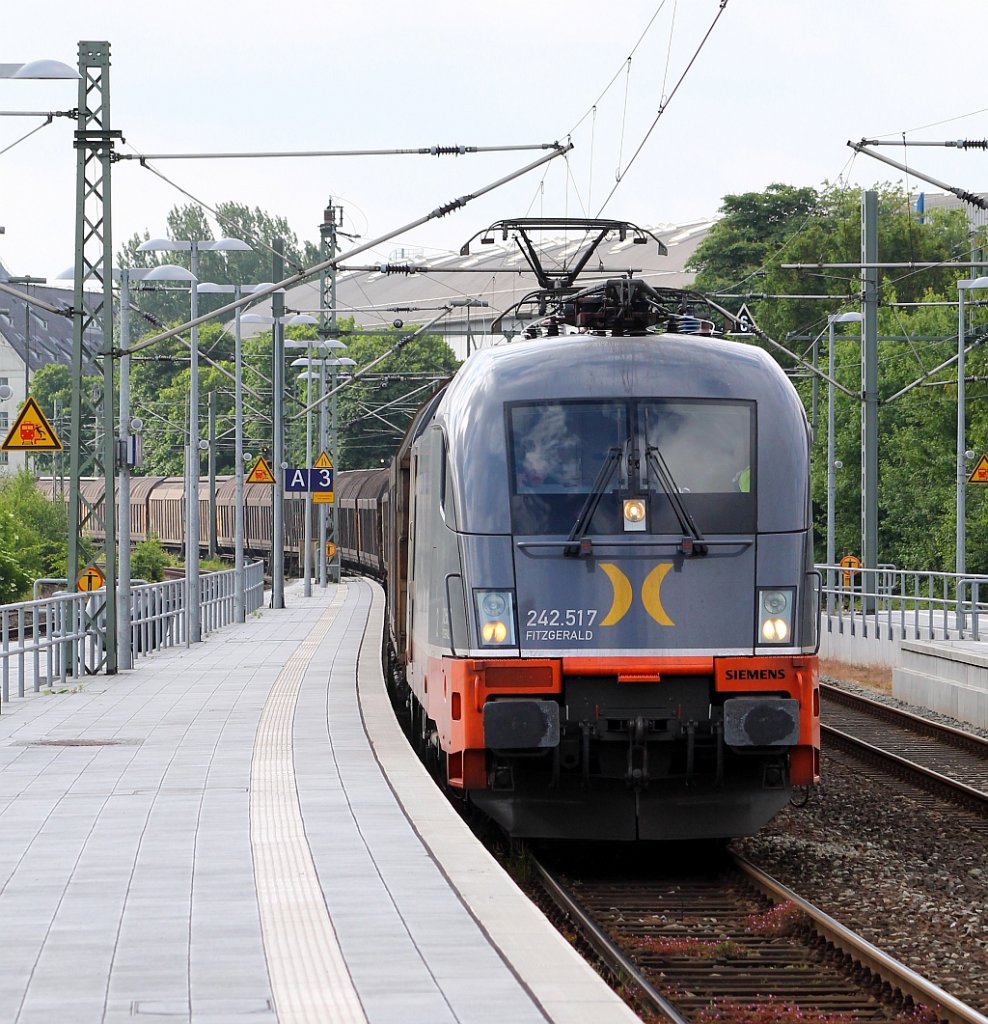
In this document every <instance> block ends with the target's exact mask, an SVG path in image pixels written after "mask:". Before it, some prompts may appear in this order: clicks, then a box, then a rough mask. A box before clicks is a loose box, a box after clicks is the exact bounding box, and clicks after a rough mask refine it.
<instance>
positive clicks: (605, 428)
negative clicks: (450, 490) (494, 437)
mask: <svg viewBox="0 0 988 1024" xmlns="http://www.w3.org/2000/svg"><path fill="white" fill-rule="evenodd" d="M507 413H508V435H509V436H508V441H509V452H510V474H511V483H510V486H511V513H512V524H513V529H514V532H515V533H518V534H523V535H533V534H542V535H544V534H564V535H568V534H569V533H570V531H571V530H572V528H573V526H574V523H575V521H576V519H577V517H578V516H579V515H580V511H581V509H582V508H583V507H584V505H585V503H586V501H587V497H588V495H591V494H593V492H594V491H595V490H596V491H599V492H600V495H601V500H600V501H599V503H598V504H597V507H596V510H595V512H594V514H593V519H592V521H591V522H590V523H589V524H588V528H587V530H586V532H588V533H590V534H608V533H611V534H614V533H621V532H622V531H623V530H624V529H625V526H624V524H623V510H622V501H621V499H624V498H628V497H642V498H644V499H645V500H646V504H647V510H648V515H647V524H646V526H647V532H649V533H653V534H670V533H672V534H675V533H680V532H682V529H681V524H680V523H679V520H678V518H677V514H676V510H675V508H674V507H673V503H672V502H670V501H669V499H668V496H667V494H668V490H669V489H670V488H672V487H674V488H675V490H676V491H677V493H678V494H679V497H680V501H681V503H682V505H683V506H684V507H685V508H686V510H687V512H688V513H689V515H690V516H691V517H692V519H693V521H694V522H695V523H696V526H697V528H698V529H699V531H700V532H701V533H702V534H704V535H710V534H713V533H730V534H735V533H751V532H754V529H755V466H754V458H753V453H754V451H755V406H754V403H752V402H733V401H721V400H708V399H698V400H686V399H636V400H630V401H628V400H615V401H582V400H576V401H562V402H559V401H555V402H553V401H546V402H539V403H524V404H522V403H519V404H513V405H509V406H508V410H507Z"/></svg>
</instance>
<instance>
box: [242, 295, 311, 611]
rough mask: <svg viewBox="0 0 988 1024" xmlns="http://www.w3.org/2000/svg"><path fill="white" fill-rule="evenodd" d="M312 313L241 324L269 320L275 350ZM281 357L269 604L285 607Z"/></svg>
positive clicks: (276, 384) (248, 316)
mask: <svg viewBox="0 0 988 1024" xmlns="http://www.w3.org/2000/svg"><path fill="white" fill-rule="evenodd" d="M311 320H312V317H307V316H302V315H299V314H296V315H295V316H290V317H274V316H265V315H263V314H261V313H245V314H244V315H243V316H242V317H241V318H240V322H241V323H242V324H270V325H272V326H273V328H274V331H273V334H272V340H273V341H274V345H275V350H276V351H280V347H279V345H278V341H277V336H278V331H279V329H281V328H284V327H286V326H291V325H293V324H308V323H309V322H310V321H311ZM296 344H298V343H297V342H285V347H294V346H295V345H296ZM280 362H281V360H280V359H275V360H274V373H273V374H272V378H273V379H272V381H271V404H272V410H271V412H272V427H271V433H272V437H271V447H272V456H273V461H274V466H273V467H272V469H273V470H274V475H275V483H274V487H273V489H272V495H271V520H272V522H271V527H272V528H271V607H272V608H284V607H285V561H284V559H285V517H284V512H285V508H284V495H285V472H284V471H285V462H284V450H285V445H284V441H285V439H284V400H285V395H284V386H283V383H282V381H283V379H284V367H283V366H279V365H278V364H279V363H280Z"/></svg>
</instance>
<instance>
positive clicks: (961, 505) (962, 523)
mask: <svg viewBox="0 0 988 1024" xmlns="http://www.w3.org/2000/svg"><path fill="white" fill-rule="evenodd" d="M980 288H988V277H976V278H974V280H969V279H965V278H962V279H961V280H960V281H958V282H957V549H956V552H955V562H956V564H955V568H954V571H955V572H956V573H957V576H958V580H957V588H958V593H957V613H958V615H960V613H961V612H960V577H961V576H963V575H964V573H966V572H967V504H966V502H967V494H966V488H967V458H968V455H967V445H966V443H965V434H966V433H967V429H966V423H965V409H964V403H965V397H966V396H965V380H964V372H965V370H964V355H965V352H964V349H965V346H966V343H967V332H966V329H965V325H964V293H965V292H966V291H970V290H973V289H980ZM971 457H973V453H972V456H971Z"/></svg>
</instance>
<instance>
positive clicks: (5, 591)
mask: <svg viewBox="0 0 988 1024" xmlns="http://www.w3.org/2000/svg"><path fill="white" fill-rule="evenodd" d="M21 532H22V531H21V528H20V527H19V526H18V524H17V520H16V519H15V518H14V516H13V514H12V513H11V512H9V511H8V510H7V509H5V508H3V507H2V506H0V604H11V603H13V602H14V601H18V600H21V599H22V598H24V597H26V596H27V595H28V594H29V593H30V590H31V577H30V576H29V575H28V574H27V572H26V571H25V570H24V567H23V566H22V565H21V562H20V559H19V558H18V553H19V551H20V543H21Z"/></svg>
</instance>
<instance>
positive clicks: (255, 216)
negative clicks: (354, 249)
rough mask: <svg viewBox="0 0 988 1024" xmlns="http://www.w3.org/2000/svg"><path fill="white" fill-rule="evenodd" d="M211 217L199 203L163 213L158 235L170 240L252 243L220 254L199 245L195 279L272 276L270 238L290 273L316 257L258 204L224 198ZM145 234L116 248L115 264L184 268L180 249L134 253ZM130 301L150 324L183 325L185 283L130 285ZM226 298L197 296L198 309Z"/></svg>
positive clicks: (243, 280) (241, 280) (253, 280)
mask: <svg viewBox="0 0 988 1024" xmlns="http://www.w3.org/2000/svg"><path fill="white" fill-rule="evenodd" d="M216 214H217V215H216V217H215V218H211V217H210V216H208V215H207V214H206V213H205V211H203V209H202V207H200V206H197V205H192V204H187V205H185V206H173V207H172V209H171V210H170V211H169V213H168V216H167V217H166V224H167V230H166V231H165V232H164V234H165V235H166V236H167V237H168V238H171V239H175V240H192V239H194V240H196V241H202V240H207V239H208V240H215V239H217V238H239V239H241V240H242V241H244V242H247V243H248V245H250V246H251V247H252V251H250V252H223V251H211V250H208V249H204V250H202V251H201V252H200V253H199V257H198V277H199V280H200V281H213V282H215V283H217V284H258V283H260V282H263V281H270V280H271V279H272V268H273V250H272V244H273V241H274V239H275V238H281V239H283V240H284V242H285V268H286V274H291V273H296V272H297V271H300V270H302V269H304V268H305V267H308V266H312V265H313V264H315V263H317V262H318V261H319V248H318V246H317V245H315V244H313V243H312V242H303V243H300V242H299V240H298V236H297V235H296V234H295V232H294V231H292V229H291V228H290V227H289V226H288V221H286V220H285V218H284V217H279V216H273V215H271V214H269V213H267V212H266V211H264V210H262V209H261V208H260V207H256V206H255V207H254V208H251V207H249V206H247V205H246V204H243V203H237V202H232V201H228V202H224V203H220V204H219V205H218V206H217V207H216ZM149 238H151V234H150V233H149V232H148V231H146V230H145V232H144V233H143V235H141V234H135V235H133V236H132V237H131V238H130V239H129V240H128V241H127V242H125V243H124V245H123V246H122V247H121V248H120V250H119V252H118V255H117V260H118V263H119V265H120V266H121V267H156V266H160V265H161V264H163V263H172V264H177V265H178V266H181V267H185V268H189V266H190V255H189V253H188V252H187V251H186V252H183V251H175V252H171V251H155V252H138V251H137V250H138V247H139V246H140V245H141V243H143V242H146V241H148V239H149ZM133 290H134V297H135V305H137V306H139V307H140V309H141V310H142V311H143V312H144V315H145V316H148V317H150V318H151V319H152V321H153V322H154V323H158V324H164V323H183V322H184V321H186V320H187V319H188V314H189V310H190V304H189V292H188V288H186V287H184V286H183V287H177V286H175V285H164V284H161V285H141V284H135V285H134V289H133ZM228 301H229V296H220V295H202V296H201V297H200V301H199V307H200V311H201V312H203V313H207V312H209V311H210V310H211V309H217V308H219V306H221V305H223V304H224V303H225V302H228Z"/></svg>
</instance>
